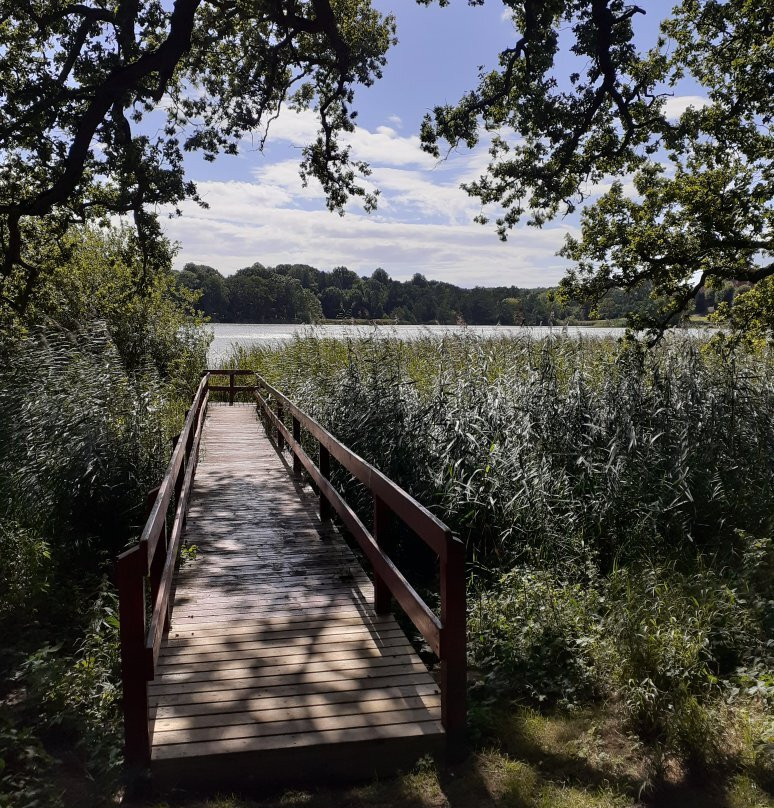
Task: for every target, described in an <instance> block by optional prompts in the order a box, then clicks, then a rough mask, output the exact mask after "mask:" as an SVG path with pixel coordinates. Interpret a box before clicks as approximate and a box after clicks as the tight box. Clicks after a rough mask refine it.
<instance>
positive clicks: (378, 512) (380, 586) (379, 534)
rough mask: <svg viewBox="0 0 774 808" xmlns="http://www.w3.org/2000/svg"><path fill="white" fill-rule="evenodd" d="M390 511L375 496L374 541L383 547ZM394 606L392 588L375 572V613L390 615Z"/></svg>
mask: <svg viewBox="0 0 774 808" xmlns="http://www.w3.org/2000/svg"><path fill="white" fill-rule="evenodd" d="M389 518H390V511H389V509H388V508H387V507H386V505H385V504H384V502H382V500H381V499H379V497H377V496H374V528H373V532H374V539H375V541H376V543H377V544H378V545H379V546H380V547H383V545H384V541H385V539H386V538H387V530H388V529H389ZM391 605H392V594H391V593H390V587H389V586H387V584H386V583H385V582H384V580H383V579H382V578H381V576H380V575H379V574H378V573H377V572H376V570H374V611H375V612H376V613H377V614H389V613H390V606H391Z"/></svg>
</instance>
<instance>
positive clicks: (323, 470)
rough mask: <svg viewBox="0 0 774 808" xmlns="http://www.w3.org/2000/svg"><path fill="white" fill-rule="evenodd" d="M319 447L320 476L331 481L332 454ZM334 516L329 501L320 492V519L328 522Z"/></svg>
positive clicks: (320, 444)
mask: <svg viewBox="0 0 774 808" xmlns="http://www.w3.org/2000/svg"><path fill="white" fill-rule="evenodd" d="M318 446H319V447H320V458H319V463H318V464H317V465H318V466H319V467H320V474H322V476H323V477H325V479H326V480H330V478H331V455H330V452H329V451H328V450H327V449H326V448H325V447H324V446H323V445H322V443H319V444H318ZM332 515H333V514H332V513H331V506H330V503H329V502H328V500H327V499H326V498H325V495H324V494H323V492H322V491H320V519H322V520H323V521H326V520H328V519H330V518H331V516H332Z"/></svg>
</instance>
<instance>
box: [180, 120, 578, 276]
mask: <svg viewBox="0 0 774 808" xmlns="http://www.w3.org/2000/svg"><path fill="white" fill-rule="evenodd" d="M388 124H390V125H388ZM400 125H401V124H400V119H399V118H397V116H394V115H388V116H386V117H385V123H384V125H381V126H378V127H376V129H375V130H374V131H370V130H368V129H365V128H363V127H357V128H356V130H355V131H354V132H352V133H350V134H348V135H347V136H346V143H347V145H349V146H350V147H351V150H352V156H353V158H355V159H357V160H366V161H368V162H369V163H370V164H371V167H372V171H373V173H372V175H371V177H370V178H369V180H368V182H369V184H370V185H372V186H373V187H376V188H379V189H380V191H381V195H380V200H379V210H378V211H377V212H376V213H374V214H371V215H368V214H366V213H364V212H363V211H362V209H359V208H358V207H357V203H356V202H354V203H353V204H352V205H350V206H349V208H348V210H347V213H346V215H345V216H344V217H340V216H338V215H336V214H332V213H329V212H328V211H327V210H326V209H325V203H324V199H323V195H322V191H321V189H320V187H319V185H317V184H316V183H312V182H310V184H309V186H307V187H306V188H305V187H303V186H302V184H301V180H300V178H299V176H298V159H297V158H296V157H294V154H297V151H296V148H297V147H301V146H303V145H305V144H306V143H309V142H310V141H311V140H313V138H314V136H315V134H316V130H317V127H316V122H315V118H314V116H313V115H312V114H311V113H306V112H305V113H295V112H291V111H288V110H286V111H285V112H283V114H282V115H281V116H280V118H278V119H277V120H276V121H275V122H274V123H273V124H272V127H271V130H270V132H269V141H268V142H270V143H271V144H272V147H271V148H270V149H267V152H266V153H260V152H257V151H255V150H251V148H250V143H245V146H246V149H245V151H244V152H243V157H242V158H241V161H240V166H244V178H243V179H241V180H231V181H225V180H224V181H219V180H206V181H199V182H198V183H197V184H198V187H199V192H200V194H201V196H202V197H203V198H204V200H205V201H206V202H207V203H208V204H209V208H208V209H202V208H200V207H198V206H197V205H196V204H195V203H192V202H186V203H184V204H183V205H182V206H181V207H182V210H183V216H182V217H180V218H173V219H169V220H166V223H165V230H166V233H167V235H168V236H169V237H170V238H171V239H173V240H174V241H177V242H179V243H180V245H181V249H180V253H179V255H178V257H177V260H176V266H178V267H180V266H182V265H183V264H184V263H186V262H188V261H195V262H197V263H206V264H210V265H212V266H215V267H217V268H218V269H220V270H221V271H222V272H225V273H227V274H230V273H232V272H234V271H236V270H237V269H239V268H241V267H244V266H247V265H249V264H251V263H253V262H254V261H260V262H261V263H264V264H268V265H272V264H277V263H286V262H299V263H308V264H312V265H314V266H316V267H319V268H321V269H330V268H332V267H334V266H338V265H341V264H344V265H346V266H348V267H349V268H350V269H353V270H355V271H356V272H358V273H361V274H367V273H368V274H370V272H372V271H373V269H375V268H376V267H377V266H382V267H384V268H385V269H386V270H387V271H388V272H389V273H390V274H391V275H392V276H393V277H397V278H405V277H409V276H411V275H412V274H413V273H414V272H421V273H423V274H424V275H426V276H427V277H428V278H435V279H438V280H446V281H450V282H452V283H456V284H458V285H462V286H475V285H487V286H489V285H495V284H498V285H499V284H502V285H506V284H507V285H510V284H515V285H517V286H547V285H552V284H555V283H556V282H557V281H558V280H559V279H560V278H561V276H562V275H563V273H564V267H565V263H564V262H563V260H562V259H560V258H558V257H557V256H556V251H557V250H558V249H559V248H560V247H561V245H562V244H563V242H564V236H565V234H566V233H568V232H575V228H574V227H572V226H570V225H567V224H562V223H557V224H553V225H550V226H547V227H545V228H543V229H542V230H536V229H534V228H527V227H520V228H519V229H517V230H514V231H513V233H512V234H511V236H510V238H509V241H508V242H506V243H503V242H501V241H499V239H498V238H497V236H496V235H495V233H494V228H493V227H491V226H485V227H482V226H481V225H477V224H474V223H473V217H474V216H475V215H476V213H478V212H479V206H478V205H477V203H476V201H475V200H473V199H471V198H470V197H469V196H468V195H467V194H466V193H465V192H464V191H462V190H461V189H460V188H459V184H460V182H461V181H463V180H464V179H469V178H470V177H472V176H477V175H478V173H479V172H480V170H481V169H482V168H483V166H484V165H485V163H486V158H487V154H486V148H485V147H481V148H479V149H478V150H476V151H473V152H465V153H460V154H453V155H451V156H450V157H449V159H447V160H445V161H443V162H440V163H438V162H437V161H436V160H435V159H434V158H432V157H431V156H429V155H427V154H425V153H424V152H423V151H422V150H421V149H420V147H419V138H418V136H417V135H404V134H401V133H399V132H398V130H397V127H399V126H400ZM277 144H279V146H280V147H281V149H280V150H281V151H282V152H283V153H282V154H281V155H280V156H274V155H275V153H276V151H277V149H276V147H277ZM294 147H296V148H294ZM194 178H195V176H194Z"/></svg>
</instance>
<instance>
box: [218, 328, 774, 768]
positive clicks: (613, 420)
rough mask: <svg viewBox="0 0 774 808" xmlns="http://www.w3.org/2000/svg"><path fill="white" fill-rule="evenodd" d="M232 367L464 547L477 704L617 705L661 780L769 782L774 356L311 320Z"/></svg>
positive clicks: (406, 544) (677, 342) (672, 342)
mask: <svg viewBox="0 0 774 808" xmlns="http://www.w3.org/2000/svg"><path fill="white" fill-rule="evenodd" d="M233 362H234V363H235V364H237V365H239V366H240V367H246V368H250V369H254V370H257V371H258V372H259V373H261V374H262V375H263V376H265V377H266V378H267V379H268V380H269V381H270V382H271V383H273V384H275V385H276V386H277V387H278V388H279V389H281V390H282V391H283V392H285V393H286V394H287V395H288V396H289V397H290V398H291V399H293V400H295V401H296V402H297V403H298V404H299V405H300V406H301V407H302V408H303V409H305V410H306V411H307V412H309V413H310V414H311V415H312V416H313V417H315V418H316V419H318V420H319V421H320V422H321V423H322V424H323V425H324V426H326V427H327V428H328V429H330V430H331V431H332V432H333V433H334V434H335V435H336V436H337V437H339V438H340V439H341V440H342V441H343V442H344V443H345V444H346V445H348V446H350V447H351V448H352V449H354V450H355V451H356V452H358V453H359V454H361V455H362V456H363V457H364V458H365V459H367V460H369V461H370V462H373V463H374V464H375V465H377V466H378V467H379V468H380V469H382V470H383V471H384V472H385V473H386V474H388V475H389V476H390V477H392V478H393V479H395V480H396V481H398V482H399V483H400V484H401V485H402V486H403V487H405V488H406V489H407V490H409V491H410V492H411V493H413V494H414V495H415V496H416V497H417V498H418V499H419V500H420V501H422V502H423V503H424V504H426V505H428V506H429V507H431V508H432V509H433V510H434V511H435V512H436V513H437V514H438V515H439V516H440V517H441V518H442V519H443V520H444V521H446V522H447V523H448V524H449V525H450V526H451V527H452V528H453V529H454V530H455V532H456V533H457V534H458V535H460V536H461V537H462V538H463V539H464V541H465V543H466V547H467V553H468V559H469V574H470V579H469V580H470V583H469V650H470V661H471V663H472V667H473V669H474V671H476V673H477V676H476V680H477V681H476V683H475V685H474V696H475V697H476V698H482V699H484V701H485V702H486V701H487V700H497V699H500V698H502V697H504V696H505V697H508V698H516V699H520V700H522V701H523V702H524V703H530V704H542V705H544V706H549V705H563V706H564V707H565V708H573V706H579V705H584V704H591V703H599V702H607V703H610V704H613V705H615V707H616V709H617V710H618V711H619V712H620V714H621V715H622V716H623V718H624V721H625V723H626V725H627V726H628V727H629V729H630V730H631V731H632V732H634V733H636V735H637V736H638V737H639V738H640V740H641V742H642V743H643V744H645V745H646V747H647V748H648V749H649V750H650V753H649V754H650V758H651V760H652V761H653V766H654V770H655V774H654V776H660V775H661V774H663V772H664V771H665V769H666V767H668V766H669V765H670V761H672V760H677V761H679V762H680V765H684V766H686V767H688V768H689V769H692V770H702V771H709V770H713V771H727V772H732V771H734V770H736V769H737V768H738V767H739V766H745V767H748V768H749V769H750V770H751V771H753V770H755V771H757V772H758V774H757V775H756V776H758V777H759V779H760V781H761V782H763V781H765V780H766V778H767V777H769V778H770V774H766V773H765V772H766V771H768V770H769V769H768V768H767V766H769V765H770V764H769V763H767V762H766V761H767V760H768V758H769V757H771V754H770V750H771V748H772V747H771V742H772V740H774V738H772V734H771V726H772V724H771V717H772V712H771V706H772V705H771V694H772V691H771V684H772V675H773V674H772V672H773V671H774V644H773V641H772V636H773V635H772V627H773V621H774V584H773V583H772V580H773V579H772V576H771V571H772V563H774V550H773V549H772V542H771V535H772V533H771V530H772V508H771V503H772V501H774V452H772V446H774V374H773V373H772V371H774V354H772V353H771V351H770V350H768V349H766V350H762V351H759V352H755V353H753V352H746V351H742V350H738V351H736V352H732V353H725V354H721V353H719V352H718V351H716V350H712V349H711V348H709V347H708V346H707V345H706V344H704V343H702V342H700V341H698V340H696V339H694V338H692V339H683V338H680V337H672V338H669V339H667V340H664V341H663V342H662V343H661V345H660V346H658V347H657V348H655V349H652V350H647V349H645V348H644V347H643V346H641V345H640V344H638V343H637V342H636V341H633V340H631V341H629V340H625V341H620V342H619V341H614V340H612V339H606V338H599V339H586V340H584V339H566V338H550V339H545V340H534V341H533V340H530V339H508V338H503V339H497V338H495V339H484V338H479V337H474V336H461V337H459V336H450V337H444V338H441V339H438V338H432V337H429V336H428V337H427V338H421V339H419V340H416V341H401V340H399V339H392V338H387V339H385V338H377V337H364V338H362V339H358V340H349V341H334V340H328V339H325V338H324V337H321V336H318V335H316V334H315V333H314V332H311V333H310V334H308V335H306V336H304V337H300V338H296V339H295V340H294V341H293V342H291V343H289V344H286V345H280V346H266V347H259V348H254V349H252V350H250V351H249V352H248V351H244V350H238V351H237V352H236V354H235V356H234V358H233ZM334 477H335V479H336V481H337V484H339V485H340V486H342V487H347V486H348V485H349V483H348V482H347V481H346V479H345V478H344V476H343V475H341V474H338V476H337V475H336V474H334ZM349 494H350V495H351V496H354V500H355V501H356V503H357V504H358V505H359V506H360V507H361V508H362V510H363V512H364V514H365V512H366V510H367V508H368V506H369V502H368V501H367V497H365V496H364V495H363V492H362V491H359V490H358V489H357V487H350V491H349ZM415 546H416V541H415V540H413V543H412V537H411V536H410V535H408V533H407V531H404V532H403V533H402V534H401V541H400V543H399V546H398V547H396V548H394V552H396V553H399V554H402V556H403V557H404V558H406V557H411V556H412V553H413V548H414V547H415Z"/></svg>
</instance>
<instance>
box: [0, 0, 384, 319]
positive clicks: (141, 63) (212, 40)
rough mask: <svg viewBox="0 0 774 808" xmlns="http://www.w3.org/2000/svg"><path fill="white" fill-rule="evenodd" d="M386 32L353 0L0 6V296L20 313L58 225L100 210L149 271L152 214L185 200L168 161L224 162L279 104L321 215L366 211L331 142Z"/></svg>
mask: <svg viewBox="0 0 774 808" xmlns="http://www.w3.org/2000/svg"><path fill="white" fill-rule="evenodd" d="M393 38H394V25H393V21H392V18H391V17H382V16H381V15H379V14H378V13H376V12H375V11H374V10H373V9H372V8H371V7H370V2H369V0H257V1H256V2H249V3H246V2H242V1H241V0H174V3H169V2H163V1H162V0H118V2H112V0H111V1H109V0H84V2H78V3H69V2H66V1H65V0H35V2H31V3H18V2H16V0H0V157H1V159H2V165H3V171H2V174H0V251H1V253H0V295H2V298H1V299H0V300H1V301H2V302H3V303H4V304H5V305H6V306H11V307H13V308H14V309H16V310H17V311H22V310H24V309H25V308H26V306H27V304H28V302H29V299H30V296H31V294H32V292H33V290H34V289H35V288H36V282H37V280H38V278H39V277H40V275H41V274H42V273H45V272H46V271H47V269H48V268H51V267H54V266H56V265H58V264H61V263H62V262H63V261H66V255H65V254H64V252H65V250H66V243H65V241H66V240H65V239H64V235H65V233H66V232H67V230H68V228H70V227H71V226H72V225H73V224H74V223H83V222H85V221H90V220H99V219H100V218H103V219H104V218H105V217H108V216H110V215H112V214H132V215H133V216H134V221H135V224H136V228H137V232H138V236H139V240H140V247H141V248H142V254H143V258H144V261H145V262H146V264H148V265H150V264H151V263H153V262H157V261H158V260H159V259H160V261H161V263H162V264H163V263H164V262H165V261H166V260H167V258H168V256H167V255H164V254H163V253H164V252H165V248H166V243H165V242H164V240H163V239H160V238H159V228H158V223H157V221H156V216H155V214H154V206H156V205H158V204H176V203H178V202H180V201H181V200H182V199H184V198H185V197H194V198H196V188H195V186H194V184H193V183H191V182H190V181H188V180H186V179H185V177H184V172H183V154H184V152H186V151H189V150H200V151H201V152H202V153H203V154H204V156H205V157H206V158H207V159H213V158H214V157H215V155H216V154H217V153H219V152H227V153H235V152H236V151H237V149H238V145H239V141H240V139H241V138H242V137H243V136H244V135H245V133H247V132H250V131H258V132H261V133H262V135H263V137H265V134H266V127H267V125H268V124H269V123H270V121H271V119H272V117H274V116H275V115H276V114H277V113H278V111H279V109H280V106H281V105H282V104H287V105H289V106H291V107H294V108H297V109H301V108H311V109H314V110H316V112H317V114H318V117H319V123H320V128H319V134H318V136H317V138H316V140H315V141H314V142H313V143H310V144H308V146H307V147H306V149H305V150H304V152H303V158H302V172H303V173H304V175H305V176H307V177H311V176H314V177H316V178H317V179H319V180H320V182H321V183H322V186H323V188H324V190H325V193H326V195H327V199H328V204H329V207H331V208H332V209H334V210H340V209H341V208H342V206H343V205H344V203H345V202H346V200H347V199H348V198H349V196H350V195H353V194H354V195H357V196H360V197H362V198H363V200H364V202H365V205H366V207H370V206H372V205H373V204H374V198H373V196H371V195H369V194H368V193H367V191H366V190H365V188H364V187H363V186H362V185H361V184H360V183H359V180H358V175H359V174H360V173H365V172H367V167H366V166H364V165H362V164H360V163H357V162H353V161H351V160H350V154H349V150H348V148H346V147H344V146H342V145H341V143H340V140H339V135H340V133H341V132H344V131H351V130H352V129H353V128H354V124H353V118H354V115H355V112H354V110H353V109H352V101H353V88H354V86H355V85H356V84H358V83H359V84H365V85H368V84H371V83H372V82H373V81H374V80H375V79H376V78H378V77H379V76H380V74H381V69H382V66H383V64H384V54H385V52H386V50H387V48H388V47H389V45H390V43H391V42H392V41H393ZM154 111H156V112H155V114H157V115H160V116H163V117H161V118H158V119H156V120H155V121H154V122H153V125H149V122H148V121H146V122H145V123H143V121H144V119H145V118H147V116H149V115H151V114H153V113H154ZM151 133H153V134H151ZM159 250H160V251H161V252H162V255H161V256H159V255H156V254H154V253H155V252H158V251H159Z"/></svg>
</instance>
